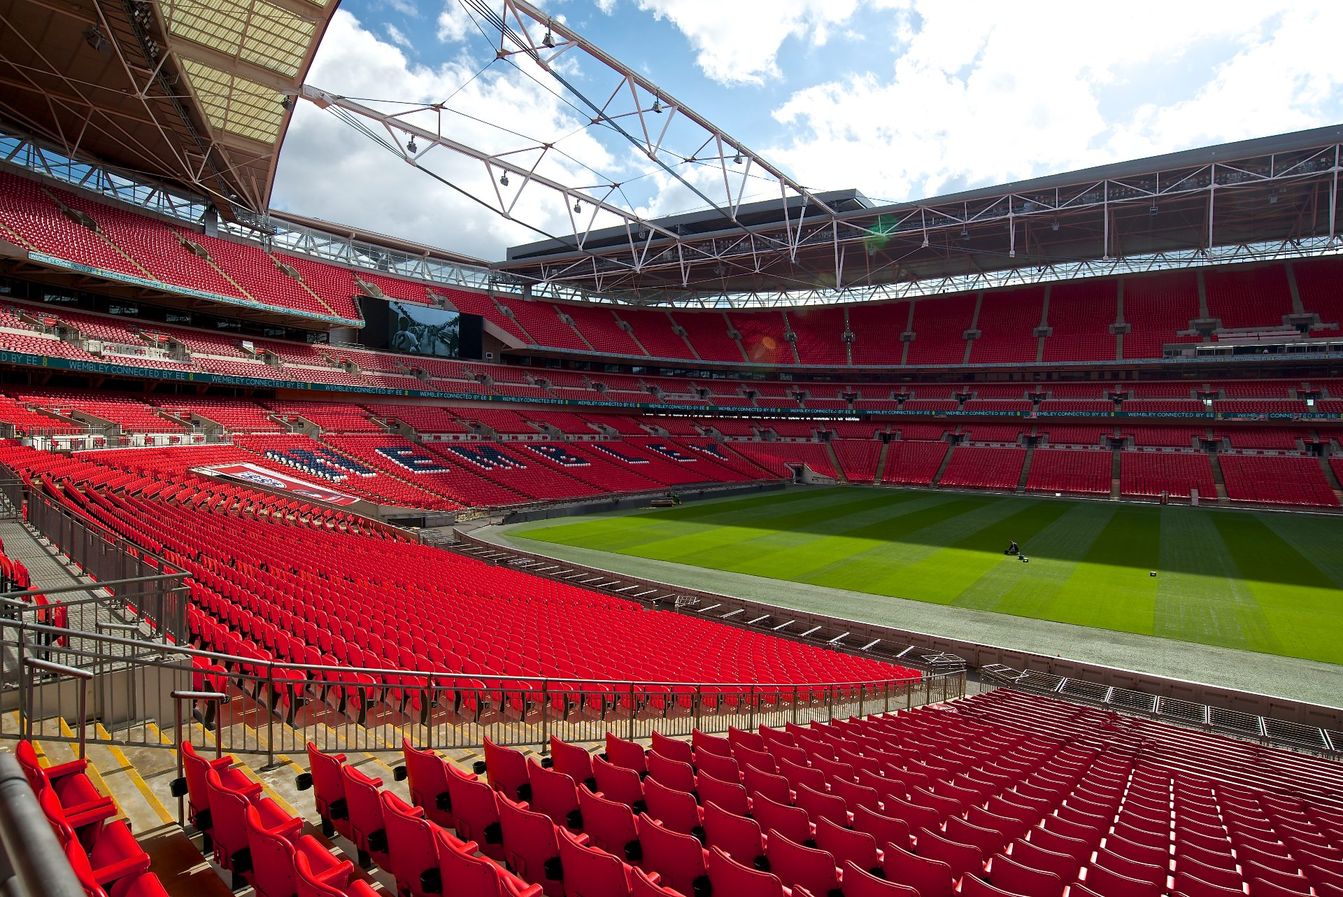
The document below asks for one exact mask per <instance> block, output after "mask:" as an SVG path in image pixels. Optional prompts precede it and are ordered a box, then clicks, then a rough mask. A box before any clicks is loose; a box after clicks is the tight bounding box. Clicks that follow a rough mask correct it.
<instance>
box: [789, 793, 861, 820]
mask: <svg viewBox="0 0 1343 897" xmlns="http://www.w3.org/2000/svg"><path fill="white" fill-rule="evenodd" d="M796 804H797V806H798V808H799V809H802V810H805V811H806V812H807V815H808V816H809V817H811V821H812V822H816V821H818V820H820V819H829V820H831V821H832V822H834V823H835V824H836V825H840V826H845V827H847V826H848V825H849V821H850V820H849V805H848V804H847V803H845V802H844V798H842V797H836V796H834V795H833V794H827V793H823V792H820V791H816V790H815V789H813V788H811V787H810V786H808V785H798V787H797V799H796Z"/></svg>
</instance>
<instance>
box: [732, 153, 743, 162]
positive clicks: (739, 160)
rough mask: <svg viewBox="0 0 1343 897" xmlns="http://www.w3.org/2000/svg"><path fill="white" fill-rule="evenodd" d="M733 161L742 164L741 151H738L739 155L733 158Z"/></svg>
mask: <svg viewBox="0 0 1343 897" xmlns="http://www.w3.org/2000/svg"><path fill="white" fill-rule="evenodd" d="M732 161H733V162H735V163H736V164H738V165H740V164H741V153H737V157H736V158H735V159H733V160H732Z"/></svg>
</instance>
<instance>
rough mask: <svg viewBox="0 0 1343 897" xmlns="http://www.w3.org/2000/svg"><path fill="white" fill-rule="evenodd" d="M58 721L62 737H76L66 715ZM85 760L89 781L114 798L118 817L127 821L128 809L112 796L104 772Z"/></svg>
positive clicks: (105, 794)
mask: <svg viewBox="0 0 1343 897" xmlns="http://www.w3.org/2000/svg"><path fill="white" fill-rule="evenodd" d="M56 722H57V724H59V725H60V727H61V735H62V737H65V738H70V739H75V738H76V736H75V730H74V729H72V728H70V724H69V723H67V722H66V721H65V717H63V716H58V717H56ZM78 746H79V745H78V743H77V742H76V743H75V745H74V747H75V748H78ZM43 756H45V753H44V754H43ZM85 762H87V763H88V765H87V766H86V767H84V774H85V775H86V776H88V777H89V781H90V782H92V783H93V787H94V788H97V789H98V793H99V794H101V795H103V796H104V797H107V798H110V799H111V800H112V803H113V804H116V808H117V818H118V819H120V820H123V821H125V820H126V819H127V816H126V811H125V810H123V809H121V804H118V803H117V802H116V798H114V797H112V789H111V788H108V787H107V783H106V782H104V781H103V776H102V773H100V772H98V767H97V766H95V765H94V764H93V762H92V761H90V760H88V759H87V758H85Z"/></svg>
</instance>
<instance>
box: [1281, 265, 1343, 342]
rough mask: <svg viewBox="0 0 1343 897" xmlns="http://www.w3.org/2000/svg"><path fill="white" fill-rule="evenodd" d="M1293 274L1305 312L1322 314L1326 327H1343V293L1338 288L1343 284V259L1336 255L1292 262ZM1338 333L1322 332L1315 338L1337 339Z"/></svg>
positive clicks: (1322, 320) (1331, 331) (1335, 331)
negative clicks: (1336, 325) (1337, 325)
mask: <svg viewBox="0 0 1343 897" xmlns="http://www.w3.org/2000/svg"><path fill="white" fill-rule="evenodd" d="M1292 274H1293V275H1294V276H1295V277H1296V288H1297V292H1298V293H1299V294H1300V296H1301V308H1302V310H1303V311H1306V312H1308V313H1309V312H1314V313H1315V314H1317V315H1319V316H1320V322H1321V323H1323V324H1340V325H1343V291H1340V290H1339V289H1338V285H1339V283H1340V282H1343V259H1340V258H1338V257H1337V256H1334V257H1326V258H1321V259H1314V260H1312V261H1310V262H1299V261H1298V262H1292ZM1338 333H1339V331H1337V330H1322V331H1318V332H1317V333H1316V334H1315V335H1316V336H1324V337H1330V338H1334V337H1337V336H1338Z"/></svg>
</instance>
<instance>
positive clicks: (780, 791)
mask: <svg viewBox="0 0 1343 897" xmlns="http://www.w3.org/2000/svg"><path fill="white" fill-rule="evenodd" d="M741 783H742V784H743V785H745V786H746V790H747V791H749V792H750V793H751V794H752V796H754V795H756V794H763V795H764V796H765V797H768V798H769V799H770V800H772V801H774V802H776V803H780V804H792V802H793V789H792V788H791V787H790V786H789V784H788V780H787V779H785V778H784V777H783V776H780V775H775V774H773V773H770V772H764V771H762V770H760V769H758V768H757V767H755V766H745V767H743V768H742V773H741Z"/></svg>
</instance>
